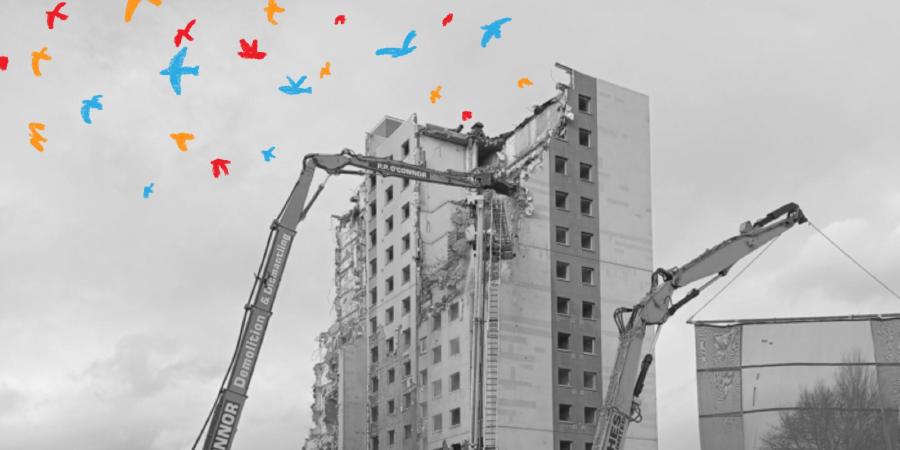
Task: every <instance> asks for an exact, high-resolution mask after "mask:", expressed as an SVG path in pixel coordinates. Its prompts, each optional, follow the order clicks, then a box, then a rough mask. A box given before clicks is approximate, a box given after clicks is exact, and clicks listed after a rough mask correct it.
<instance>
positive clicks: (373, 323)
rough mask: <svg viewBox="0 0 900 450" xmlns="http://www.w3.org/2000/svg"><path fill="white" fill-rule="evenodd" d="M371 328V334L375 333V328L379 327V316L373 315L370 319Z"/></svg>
mask: <svg viewBox="0 0 900 450" xmlns="http://www.w3.org/2000/svg"><path fill="white" fill-rule="evenodd" d="M369 329H370V330H371V332H370V333H369V334H375V330H377V329H378V318H377V317H373V318H371V319H369Z"/></svg>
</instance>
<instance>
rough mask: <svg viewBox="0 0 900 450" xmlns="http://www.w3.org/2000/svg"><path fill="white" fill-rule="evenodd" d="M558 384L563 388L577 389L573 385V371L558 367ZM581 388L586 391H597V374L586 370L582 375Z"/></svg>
mask: <svg viewBox="0 0 900 450" xmlns="http://www.w3.org/2000/svg"><path fill="white" fill-rule="evenodd" d="M556 384H558V385H560V386H563V387H576V386H574V385H573V384H572V369H568V368H565V367H558V368H557V369H556ZM581 387H582V388H584V389H594V390H596V389H597V372H592V371H589V370H585V371H583V372H582V373H581Z"/></svg>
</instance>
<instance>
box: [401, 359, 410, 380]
mask: <svg viewBox="0 0 900 450" xmlns="http://www.w3.org/2000/svg"><path fill="white" fill-rule="evenodd" d="M410 375H412V363H410V362H409V361H404V362H403V376H404V377H408V376H410Z"/></svg>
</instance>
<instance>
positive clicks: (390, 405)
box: [387, 400, 394, 415]
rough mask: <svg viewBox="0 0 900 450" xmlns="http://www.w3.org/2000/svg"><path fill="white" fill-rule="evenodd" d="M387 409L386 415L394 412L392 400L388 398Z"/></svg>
mask: <svg viewBox="0 0 900 450" xmlns="http://www.w3.org/2000/svg"><path fill="white" fill-rule="evenodd" d="M387 410H388V411H387V413H388V415H391V414H394V401H393V400H388V402H387Z"/></svg>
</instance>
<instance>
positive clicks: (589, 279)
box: [581, 267, 594, 286]
mask: <svg viewBox="0 0 900 450" xmlns="http://www.w3.org/2000/svg"><path fill="white" fill-rule="evenodd" d="M581 282H582V283H584V284H589V285H592V286H593V284H594V268H593V267H582V268H581Z"/></svg>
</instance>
